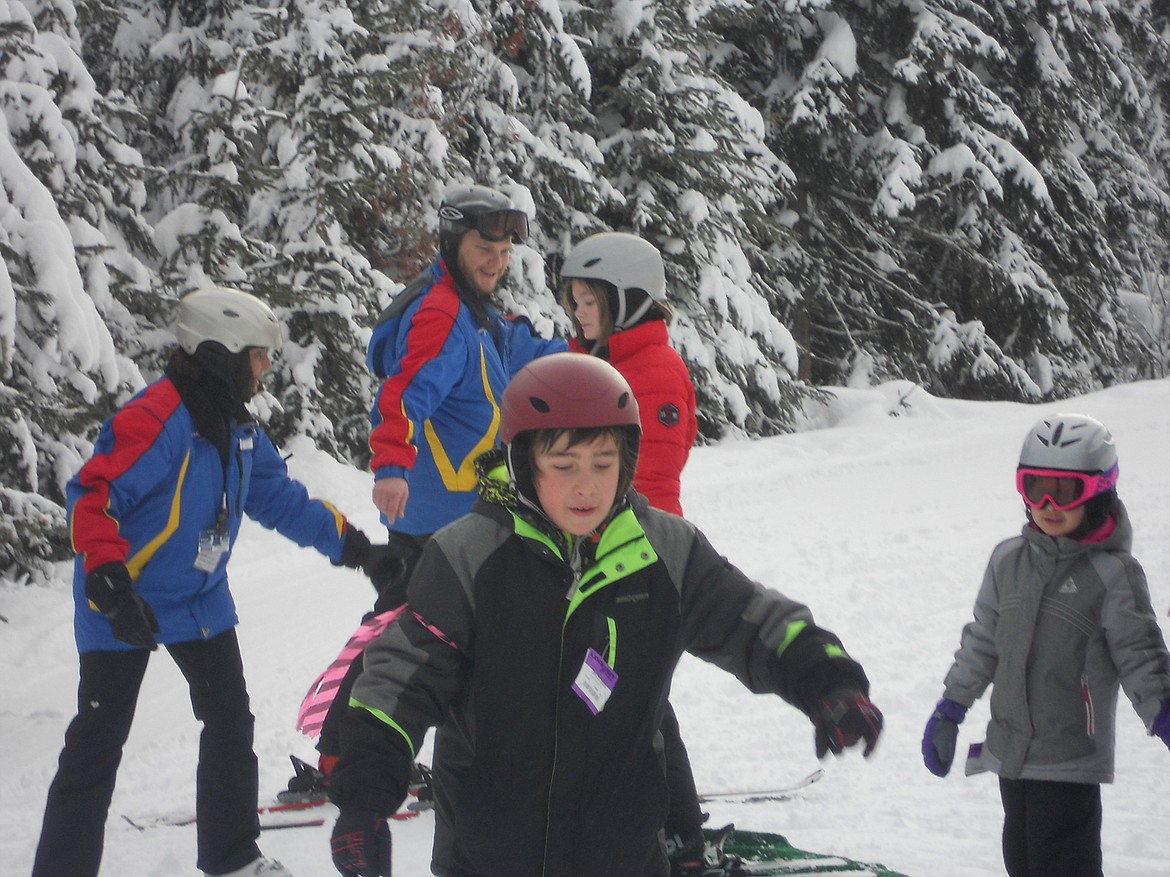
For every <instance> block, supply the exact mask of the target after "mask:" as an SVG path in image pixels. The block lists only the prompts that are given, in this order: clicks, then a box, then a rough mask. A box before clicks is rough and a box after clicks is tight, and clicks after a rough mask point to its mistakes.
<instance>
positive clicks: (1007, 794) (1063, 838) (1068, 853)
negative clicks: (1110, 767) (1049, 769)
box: [999, 777, 1102, 877]
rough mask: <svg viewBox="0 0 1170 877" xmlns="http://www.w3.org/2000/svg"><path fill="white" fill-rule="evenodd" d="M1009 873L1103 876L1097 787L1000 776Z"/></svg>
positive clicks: (1042, 876)
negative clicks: (1007, 778) (1011, 778)
mask: <svg viewBox="0 0 1170 877" xmlns="http://www.w3.org/2000/svg"><path fill="white" fill-rule="evenodd" d="M999 795H1000V798H1001V800H1002V801H1003V816H1004V820H1003V861H1004V865H1006V866H1007V872H1008V877H1102V872H1101V786H1099V785H1097V784H1096V783H1058V782H1049V781H1047V780H1006V779H1003V778H1002V777H1001V778H1000V780H999Z"/></svg>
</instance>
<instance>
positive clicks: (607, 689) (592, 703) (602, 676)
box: [573, 649, 618, 715]
mask: <svg viewBox="0 0 1170 877" xmlns="http://www.w3.org/2000/svg"><path fill="white" fill-rule="evenodd" d="M617 681H618V674H617V673H615V672H614V669H613V667H611V666H609V664H607V663H605V658H603V657H601V655H599V654H597V652H596V651H595V650H594V649H589V651H587V652H586V653H585V660H584V661H583V662H582V664H581V669H580V670H579V671H578V672H577V679H576V681H575V682H574V683H573V693H574V694H576V695H577V697H579V698H581V700H583V701H584V702H585V706H587V707H589V711H590V712H591V713H593V715H597V714H598V713H599V712H601V711H602V710H603V709H605V704H606V701H608V700H609V696H610V695H611V694H613V689H614V687H615V686H616V685H617Z"/></svg>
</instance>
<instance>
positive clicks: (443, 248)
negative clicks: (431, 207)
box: [439, 186, 528, 267]
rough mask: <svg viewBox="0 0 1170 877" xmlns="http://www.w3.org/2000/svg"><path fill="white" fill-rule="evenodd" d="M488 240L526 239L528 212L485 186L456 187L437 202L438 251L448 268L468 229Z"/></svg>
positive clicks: (519, 241)
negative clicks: (438, 203)
mask: <svg viewBox="0 0 1170 877" xmlns="http://www.w3.org/2000/svg"><path fill="white" fill-rule="evenodd" d="M473 229H474V230H475V231H478V232H479V233H480V234H481V235H483V237H485V238H486V239H487V240H489V241H502V240H505V239H507V238H511V240H512V241H513V242H514V243H519V244H522V243H524V241H526V240H528V215H527V214H526V213H525V212H524V211H523V210H520V209H519V208H518V207H517V206H516V205H515V204H514V203H512V199H511V198H509V197H508V196H507V195H505V194H503V193H502V192H497V191H496V190H495V189H489V188H488V187H487V186H459V187H457V188H454V189H451V190H449V191H448V192H447V194H446V195H444V196H443V201H442V203H441V204H440V205H439V252H440V253H441V254H442V256H443V259H444V260H445V261H446V262H447V265H448V267H451V265H452V263H453V261H454V256H455V253H456V251H457V250H458V248H459V241H460V240H462V239H463V236H464V235H465V234H467V233H468V232H469V231H471V230H473Z"/></svg>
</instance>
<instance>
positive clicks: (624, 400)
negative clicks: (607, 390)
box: [618, 393, 630, 410]
mask: <svg viewBox="0 0 1170 877" xmlns="http://www.w3.org/2000/svg"><path fill="white" fill-rule="evenodd" d="M629 402H630V394H629V393H622V394H621V395H620V396H618V409H619V410H620V409H622V408H625V407H626V405H628V404H629Z"/></svg>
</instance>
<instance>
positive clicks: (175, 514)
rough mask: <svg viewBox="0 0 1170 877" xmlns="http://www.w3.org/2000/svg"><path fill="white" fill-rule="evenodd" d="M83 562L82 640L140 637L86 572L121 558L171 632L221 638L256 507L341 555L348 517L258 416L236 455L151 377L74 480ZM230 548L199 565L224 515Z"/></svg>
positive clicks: (77, 569) (166, 633) (297, 535)
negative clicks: (99, 601) (231, 566)
mask: <svg viewBox="0 0 1170 877" xmlns="http://www.w3.org/2000/svg"><path fill="white" fill-rule="evenodd" d="M66 496H67V510H68V516H69V531H70V537H71V539H72V541H73V548H74V551H76V552H77V557H76V561H75V563H74V575H73V596H74V604H75V608H74V633H75V635H76V638H77V648H78V651H80V652H88V651H101V650H115V649H130V648H133V647H132V646H128V645H126V644H125V643H122V642H119V641H118V640H116V639H115V638H114V635H113V634H112V633H111V631H110V625H109V622H108V621H106V619H105V618H104V617H103V616H102V615H101V613H100V612H98V611H97V609H96V608H95V607H93V606H92V604H90V603H89V600H88V599H87V598H86V595H85V576H86V573H87V572H89V571H90V570H93V569H94V568H95V567H98V566H101V565H102V564H103V563H109V562H111V561H119V562H122V563H125V564H126V566H127V568H128V569H129V570H130V577H131V580H132V581H133V587H134V590H135V592H136V593H137V594H139V595H140V596H141V597H142V598H143V599H145V600H146V602H147V603H149V604H150V607H151V609H153V610H154V614H155V616H156V617H157V618H158V623H159V628H160V630H159V634H158V636H157V639H158V641H159V642H160V643H173V642H187V641H191V640H198V639H209V638H211V637H213V636H216V635H217V634H219V633H222V632H223V631H225V630H227V629H228V628H231V627H233V626H235V624H236V623H237V621H238V620H239V619H238V617H237V616H236V608H235V602H234V600H233V599H232V595H231V592H230V591H229V590H228V578H227V560H228V558H229V557H230V556H231V548H232V546H234V545H235V541H236V536H237V534H238V533H239V529H240V522H241V521H242V520H243V517H244V515H245V514H246V515H248V517H250V518H252V519H253V520H256V521H258V522H259V523H260V524H262V525H264V526H265V527H268V528H269V529H273V530H276V531H278V532H279V533H280V534H281V535H283V536H286V537H288V538H289V539H291V540H292V541H294V542H296V543H297V544H298V545H301V546H312V547H313V548H316V549H317V550H318V551H320V552H321V553H322V554H324V555H326V556H327V557H328V558H329V559H330V560H331V561H333V562H334V563H336V562H338V560H339V559H340V557H341V548H342V543H343V541H344V535H345V528H346V520H345V517H344V516H343V515H342V514H341V513H340V512H339V511H338V510H337V509H336V508H334V507H333V506H332V505H331V504H329V503H327V502H324V501H322V500H316V499H312V498H310V497H309V494H308V492H307V491H306V489H305V487H304V485H302V484H301V483H300V482H298V481H295V480H294V479H292V478H291V477H290V476H289V474H288V468H287V467H286V466H285V463H284V460H283V459H281V456H280V454H279V453H278V452H277V450H276V448H275V447H274V446H273V444H272V441H271V439H269V438H268V436H267V435H266V434H265V433H264V431H263V430H261V429H260V428H259V427H258V426H257V425H256V424H255V423H250V422H249V423H240V424H236V425H235V426H234V428H233V429H232V433H231V438H230V453H229V455H228V460H227V464H226V467H225V464H224V462H223V460H222V459H221V457H220V453H219V450H218V449H217V448H216V447H215V446H214V445H213V444H212V443H211V442H209V441H207V440H206V439H204V438H203V437H202V436H200V435H198V434H197V433H196V432H195V426H194V423H193V421H192V418H191V414H190V412H189V411H188V409H187V407H186V406H185V405H184V404H183V401H182V399H181V398H180V396H179V391H178V390H177V389H176V387H175V385H174V384H173V383H172V382H171V381H170V379H169V378H165V377H164V378H162V379H160V380H158V381H157V382H155V383H153V384H151V385H150V386H148V387H146V388H145V389H144V390H142V391H141V392H140V393H138V394H137V395H136V396H135V397H134V398H133V399H131V400H130V401H129V402H127V403H126V404H125V405H124V406H123V407H122V408H120V409H119V410H118V411H117V412H115V413H114V415H113V416H112V417H111V418H110V419H109V420H107V421H106V422H105V423H104V424H103V425H102V428H101V432H100V433H99V435H98V439H97V442H96V444H95V446H94V453H93V456H92V457H91V458H90V459H89V461H88V462H86V463H85V465H84V466H82V467H81V469H80V471H79V472H78V473H77V474H76V475H75V476H74V477H73V478H72V479H71V480H70V481H69V484H68V485H67V487H66ZM221 512H222V513H223V515H222V529H223V538H224V539H225V540H226V543H227V546H228V547H227V550H226V551H224V552H223V555H222V556H221V557H219V559H218V562H217V563H216V565H215V566H214V568H213V569H211V570H210V571H203V570H200V569H198V568H196V566H195V562H196V557H197V555H198V551H199V539H200V535H201V534H203V533H207V532H210V531H213V530H214V529H215V528H216V525H217V522H219V521H220V520H221Z"/></svg>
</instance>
